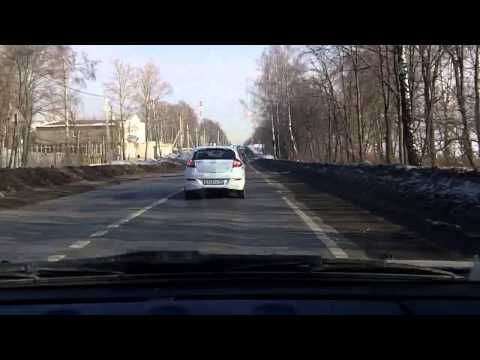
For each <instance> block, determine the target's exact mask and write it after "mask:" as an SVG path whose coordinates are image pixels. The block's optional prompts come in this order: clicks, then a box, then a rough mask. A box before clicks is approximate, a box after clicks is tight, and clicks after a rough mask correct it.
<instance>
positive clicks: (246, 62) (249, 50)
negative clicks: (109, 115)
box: [72, 45, 266, 143]
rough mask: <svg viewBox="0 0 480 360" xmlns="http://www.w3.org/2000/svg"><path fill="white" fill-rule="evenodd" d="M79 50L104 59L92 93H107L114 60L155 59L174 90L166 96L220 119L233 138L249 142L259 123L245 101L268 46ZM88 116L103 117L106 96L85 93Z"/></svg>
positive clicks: (138, 63)
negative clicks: (253, 125)
mask: <svg viewBox="0 0 480 360" xmlns="http://www.w3.org/2000/svg"><path fill="white" fill-rule="evenodd" d="M72 47H73V49H74V50H75V51H78V52H84V53H86V54H87V55H88V56H89V58H90V59H92V60H100V63H99V64H98V65H97V73H96V80H95V81H88V82H87V87H86V88H85V89H83V90H84V91H86V92H90V93H94V94H101V95H102V94H103V84H104V83H105V82H107V81H109V79H110V78H111V76H112V70H113V65H112V63H113V60H114V59H119V60H122V61H123V62H128V63H130V64H131V65H133V66H138V67H140V66H142V65H143V64H145V63H146V62H148V61H151V62H153V63H155V64H156V65H157V66H158V68H159V70H160V75H161V77H162V78H163V79H164V80H166V81H167V82H169V83H170V85H171V86H172V88H173V91H172V93H171V94H170V95H168V96H166V97H165V98H164V100H166V101H168V102H172V103H176V102H178V101H180V100H183V101H185V102H187V103H188V104H189V105H190V106H191V107H192V108H193V109H195V110H197V109H198V106H199V102H200V101H201V102H202V103H203V112H202V117H207V118H210V119H213V120H216V121H218V122H220V124H221V125H222V128H223V129H224V130H225V132H226V133H227V136H228V138H229V140H230V141H231V142H232V143H243V141H245V140H246V139H247V138H248V137H249V136H250V135H251V133H252V130H253V127H252V123H251V119H249V118H248V117H247V115H246V113H245V111H244V109H243V107H242V105H241V104H240V100H241V99H244V100H246V99H247V86H248V84H249V83H251V82H252V81H253V80H254V79H255V77H256V74H257V60H258V59H259V58H260V55H261V54H262V52H263V50H264V48H265V47H266V46H264V45H73V46H72ZM82 100H83V113H84V114H85V116H88V115H96V116H97V117H102V116H103V100H102V99H101V98H98V97H94V96H88V95H82Z"/></svg>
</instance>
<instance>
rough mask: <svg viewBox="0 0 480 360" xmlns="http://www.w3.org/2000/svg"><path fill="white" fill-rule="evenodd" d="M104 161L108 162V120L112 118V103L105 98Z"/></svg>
mask: <svg viewBox="0 0 480 360" xmlns="http://www.w3.org/2000/svg"><path fill="white" fill-rule="evenodd" d="M105 115H106V116H105V162H106V163H109V162H110V161H111V160H112V158H111V151H110V150H111V146H110V145H111V141H110V124H109V123H110V121H111V120H112V104H110V102H109V101H108V99H106V98H105Z"/></svg>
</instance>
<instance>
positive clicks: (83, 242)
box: [69, 240, 90, 249]
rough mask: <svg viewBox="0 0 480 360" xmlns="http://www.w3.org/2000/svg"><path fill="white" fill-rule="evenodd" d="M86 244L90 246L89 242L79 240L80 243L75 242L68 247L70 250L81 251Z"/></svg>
mask: <svg viewBox="0 0 480 360" xmlns="http://www.w3.org/2000/svg"><path fill="white" fill-rule="evenodd" d="M88 244H90V240H80V241H77V242H76V243H74V244H72V245H70V246H69V247H70V248H72V249H83V248H84V247H85V246H87V245H88Z"/></svg>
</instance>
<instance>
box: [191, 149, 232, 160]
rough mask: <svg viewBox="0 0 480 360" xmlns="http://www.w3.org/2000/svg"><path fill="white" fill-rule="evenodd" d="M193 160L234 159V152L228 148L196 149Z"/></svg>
mask: <svg viewBox="0 0 480 360" xmlns="http://www.w3.org/2000/svg"><path fill="white" fill-rule="evenodd" d="M193 160H235V152H233V151H232V150H228V149H208V150H198V151H196V152H195V154H194V155H193Z"/></svg>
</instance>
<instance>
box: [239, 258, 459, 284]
mask: <svg viewBox="0 0 480 360" xmlns="http://www.w3.org/2000/svg"><path fill="white" fill-rule="evenodd" d="M230 270H231V271H235V272H238V271H249V272H252V271H256V272H257V271H258V272H300V273H305V274H312V275H314V274H320V273H322V274H328V273H330V274H331V273H337V274H338V273H342V274H348V273H350V274H351V273H355V274H372V275H382V274H388V275H403V276H408V275H411V276H427V277H441V278H452V279H463V278H464V277H463V276H459V275H456V274H455V273H453V272H450V271H446V270H440V269H434V268H430V267H423V266H415V265H401V264H392V263H387V262H384V261H375V260H351V261H345V260H330V259H323V260H321V261H319V262H316V263H315V262H314V263H312V262H293V261H285V262H277V263H275V262H267V263H256V264H248V265H243V266H238V267H234V268H231V269H230Z"/></svg>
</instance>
